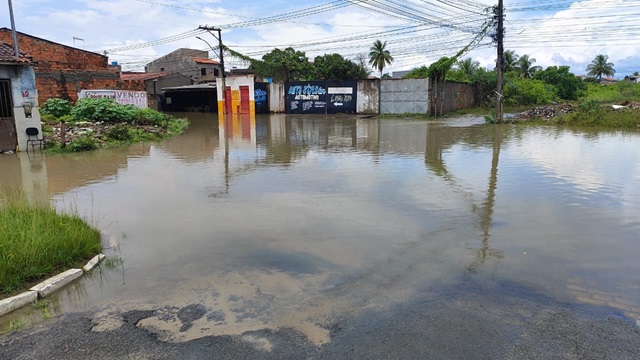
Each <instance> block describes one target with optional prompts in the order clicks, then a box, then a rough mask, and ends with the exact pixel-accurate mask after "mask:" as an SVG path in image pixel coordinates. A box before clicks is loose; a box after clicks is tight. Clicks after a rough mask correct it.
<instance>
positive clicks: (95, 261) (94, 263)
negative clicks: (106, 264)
mask: <svg viewBox="0 0 640 360" xmlns="http://www.w3.org/2000/svg"><path fill="white" fill-rule="evenodd" d="M104 258H106V256H105V255H104V254H99V255H96V256H94V257H93V259H91V260H89V262H88V263H87V265H85V266H83V267H82V271H84V272H88V271H91V270H93V268H95V267H96V266H98V264H100V262H101V261H102V260H104Z"/></svg>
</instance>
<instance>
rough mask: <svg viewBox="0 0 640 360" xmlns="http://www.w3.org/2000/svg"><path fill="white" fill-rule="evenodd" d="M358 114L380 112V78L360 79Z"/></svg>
mask: <svg viewBox="0 0 640 360" xmlns="http://www.w3.org/2000/svg"><path fill="white" fill-rule="evenodd" d="M357 100H358V104H357V109H356V111H357V113H358V114H379V113H380V80H358V96H357Z"/></svg>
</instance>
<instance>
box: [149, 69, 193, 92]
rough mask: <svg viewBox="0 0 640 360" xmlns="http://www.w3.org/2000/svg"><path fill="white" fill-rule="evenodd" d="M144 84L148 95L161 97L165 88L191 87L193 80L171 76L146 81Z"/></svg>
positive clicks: (176, 75) (175, 75) (180, 76)
mask: <svg viewBox="0 0 640 360" xmlns="http://www.w3.org/2000/svg"><path fill="white" fill-rule="evenodd" d="M144 83H145V88H146V90H147V94H155V95H160V94H161V93H162V89H164V88H168V87H177V86H185V85H191V79H189V77H187V76H184V75H181V74H171V75H166V76H162V77H159V78H157V79H153V80H146V81H145V82H144ZM154 83H155V85H154Z"/></svg>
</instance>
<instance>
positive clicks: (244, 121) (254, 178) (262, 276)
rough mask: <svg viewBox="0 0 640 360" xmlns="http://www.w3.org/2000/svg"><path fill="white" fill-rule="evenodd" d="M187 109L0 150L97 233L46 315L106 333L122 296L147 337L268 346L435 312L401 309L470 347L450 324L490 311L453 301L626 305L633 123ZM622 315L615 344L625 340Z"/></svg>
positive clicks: (639, 237) (635, 159)
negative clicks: (71, 139)
mask: <svg viewBox="0 0 640 360" xmlns="http://www.w3.org/2000/svg"><path fill="white" fill-rule="evenodd" d="M186 116H188V117H189V119H190V121H191V122H192V125H191V127H190V128H189V130H188V132H187V133H185V134H184V135H181V136H178V137H176V138H173V139H170V140H167V141H164V142H159V143H151V144H137V145H133V146H130V147H122V148H114V149H108V150H100V151H95V152H91V153H80V154H66V155H64V154H61V155H44V156H42V155H40V154H36V155H32V154H31V155H30V156H31V157H27V155H26V154H21V155H20V157H18V156H15V155H12V156H9V155H5V156H0V169H1V171H0V187H2V188H3V189H5V190H7V189H11V188H16V187H24V189H25V192H27V193H28V194H30V195H32V196H33V197H35V198H36V199H38V201H42V202H47V201H49V200H52V201H53V202H54V203H55V204H56V206H58V207H59V208H61V209H77V211H78V212H79V213H80V214H82V215H83V216H85V217H86V218H87V219H89V220H90V221H92V222H93V223H95V224H96V225H97V226H98V227H99V228H100V229H101V230H102V232H103V234H104V243H105V247H106V250H105V254H107V256H108V257H109V260H108V261H107V262H106V263H103V264H102V266H101V267H100V268H99V270H97V271H95V272H94V273H93V274H91V276H87V277H85V278H83V279H82V280H80V281H78V282H77V283H75V284H74V285H73V286H70V287H68V288H66V289H65V290H63V291H62V292H60V293H59V294H58V295H55V296H53V297H52V299H51V301H52V310H51V311H52V313H53V314H54V315H67V316H73V314H74V313H76V314H83V315H82V316H84V317H86V319H87V321H88V323H90V324H91V326H90V327H89V328H88V329H86V330H87V331H89V329H90V330H91V331H92V332H94V333H105V334H108V333H111V332H117V331H118V329H120V328H122V327H123V326H126V324H127V323H129V322H130V321H129V318H128V317H129V316H130V314H132V313H134V312H135V314H138V315H139V316H138V318H136V320H137V321H135V326H136V327H137V328H138V329H141V330H144V331H145V332H147V333H150V334H153V336H154V337H156V338H157V339H159V340H160V341H161V342H163V343H169V344H181V343H185V342H190V341H194V340H198V339H203V338H205V337H213V338H214V339H215V338H216V337H219V336H235V337H237V338H238V339H240V342H242V343H243V344H245V345H246V346H249V347H251V348H253V349H255V351H257V354H267V353H270V354H272V356H275V355H276V354H278V351H285V350H283V349H284V348H279V346H284V345H281V344H279V343H278V342H277V341H275V340H274V339H273V336H274V335H273V334H274V333H278V332H285V333H286V334H287V336H292V337H294V338H295V339H297V340H296V341H299V342H305V343H308V344H310V345H309V346H310V349H316V348H323V347H329V346H331V344H332V343H334V342H336V339H338V340H339V339H344V338H345V337H346V336H347V335H346V334H349V331H350V330H349V329H361V327H359V326H360V325H358V324H361V323H362V322H365V323H367V324H368V325H366V327H368V328H371V334H372V335H371V336H372V337H371V339H374V338H376V334H377V332H380V331H381V330H380V329H385V328H386V327H387V326H390V325H389V324H391V323H392V322H393V321H398V319H400V320H402V319H404V318H412V319H420V316H421V315H420V314H422V313H429V314H431V313H430V312H431V311H441V312H442V313H443V314H445V315H442V317H440V315H438V314H440V313H439V312H438V313H435V314H436V315H437V316H436V315H434V317H433V318H430V320H429V319H424V323H422V324H421V325H420V324H415V325H416V327H418V328H424V329H423V330H424V331H426V330H425V329H427V328H429V327H438V328H439V329H441V330H440V331H441V332H442V334H444V335H443V336H445V335H446V336H450V339H451V337H455V339H454V340H451V342H452V344H453V345H451V346H453V347H455V346H456V345H455V344H456V343H465V342H467V343H468V345H464V346H469V348H470V349H471V347H472V346H476V345H475V343H474V340H473V339H471V338H473V335H469V336H470V338H465V336H467V335H464V334H465V333H466V331H465V330H460V331H459V332H455V334H453V333H451V332H454V330H453V329H462V328H465V329H476V330H479V331H478V332H477V333H479V332H481V330H482V329H484V328H483V327H484V326H490V325H486V324H488V321H486V319H485V320H483V321H480V320H479V321H478V322H477V323H474V321H473V319H472V318H471V319H469V317H467V319H469V323H466V322H464V321H462V322H461V323H458V322H456V320H455V319H458V318H460V319H461V318H463V317H464V316H468V315H464V316H459V317H458V316H457V315H456V314H462V313H461V312H460V311H461V310H460V308H464V309H465V311H468V312H469V313H471V314H485V315H486V316H488V317H490V318H491V321H496V322H498V321H506V322H509V326H513V327H514V328H519V327H525V328H526V327H527V326H529V324H533V323H534V322H536V321H538V320H540V319H543V318H544V316H546V315H545V312H544V311H545V310H544V307H545V305H548V306H549V307H551V308H558V309H566V308H568V309H572V311H574V310H575V311H579V312H580V314H582V315H581V316H584V317H587V318H589V319H592V320H594V321H596V322H598V321H599V319H614V320H612V321H620V322H621V323H624V324H631V325H633V326H631V325H629V326H631V327H629V328H628V329H633V328H634V327H635V326H636V325H635V323H636V321H637V322H638V323H640V277H639V276H638V274H640V146H638V144H640V133H639V132H637V131H636V132H617V131H606V132H605V131H601V132H597V131H592V130H588V131H586V130H573V129H557V128H543V127H526V126H508V125H505V126H495V125H485V124H484V120H483V119H482V118H481V117H461V118H456V119H447V120H442V121H432V120H429V121H416V120H405V119H379V118H370V119H365V118H355V117H328V118H325V117H322V116H318V117H301V116H300V117H295V116H284V115H272V116H259V117H258V118H257V119H255V120H251V119H250V118H248V117H247V118H229V119H227V120H226V121H224V122H222V123H220V124H219V123H218V120H217V118H216V117H215V114H213V115H203V114H187V115H186ZM480 298H483V299H486V300H485V301H486V303H483V302H482V301H481V300H478V299H480ZM509 299H516V300H513V301H511V300H509ZM473 301H478V302H479V303H478V304H475V305H473V304H472V303H473ZM457 302H458V303H459V304H463V303H464V304H466V305H464V306H463V305H460V306H461V307H460V308H457V309H454V310H455V311H456V312H454V310H447V309H448V308H446V309H444V308H442V307H441V306H456V304H457ZM524 303H526V304H527V305H522V306H520V305H518V304H524ZM430 304H431V305H430ZM487 304H493V306H494V308H491V307H490V305H489V306H487ZM416 307H417V308H416ZM496 307H497V308H496ZM500 307H502V310H500V309H499V308H500ZM418 309H424V310H418ZM437 309H440V310H437ZM443 309H444V310H443ZM452 309H453V308H452ZM576 309H577V310H576ZM393 314H396V315H395V316H394V315H393ZM464 314H468V313H466V312H465V313H464ZM39 316H40V315H39V313H38V311H37V310H34V309H33V308H25V309H22V310H20V311H18V312H16V313H14V314H11V315H10V316H7V317H5V318H0V328H4V325H5V324H6V323H8V322H9V321H10V320H11V319H16V318H25V319H29V320H28V321H29V322H35V323H41V325H39V326H46V322H42V321H40V317H39ZM386 317H391V318H394V319H395V320H393V319H389V320H388V321H389V322H384V324H385V325H384V326H383V325H380V324H381V323H380V322H381V321H382V320H381V319H384V318H386ZM578 318H579V319H582V318H581V317H580V316H578ZM438 319H440V320H441V319H449V320H442V323H441V322H439V321H440V320H438ZM528 319H531V321H529V320H528ZM544 319H547V318H544ZM427 320H428V321H427ZM556 320H558V319H556ZM64 321H65V320H64V319H63V320H60V322H61V323H64ZM416 321H417V320H416ZM578 322H579V321H578ZM42 323H44V325H42ZM462 323H464V325H462V326H460V325H461V324H462ZM376 324H377V325H376ZM474 324H475V325H474ZM52 326H53V325H52ZM362 326H365V325H362ZM399 326H401V325H398V324H396V326H395V327H393V328H394V329H397V328H399ZM448 326H449V328H448V329H447V330H444V329H443V327H445V328H446V327H448ZM585 326H586V325H585ZM507 328H508V327H505V326H503V325H495V326H494V329H499V330H496V333H500V332H503V331H507V330H505V329H507ZM635 329H636V330H635V332H636V333H635V334H636V337H635V338H633V339H634V341H635V343H632V344H631V345H629V342H628V339H627V342H626V345H624V346H627V347H628V346H636V348H638V346H639V344H640V337H639V336H638V333H637V331H638V330H637V329H638V328H637V327H635ZM132 331H133V330H132ZM407 331H408V332H411V331H412V330H410V329H409V330H407ZM431 331H436V330H433V329H432V330H431ZM531 331H533V330H531ZM629 331H633V330H629ZM471 332H473V331H471ZM450 333H451V334H450ZM514 333H518V331H514ZM527 333H528V334H530V332H527ZM296 334H297V335H296ZM487 334H488V333H484V334H483V335H482V336H483V337H482V339H480V338H478V342H479V344H480V343H481V344H484V345H486V344H487V343H489V342H490V341H491V339H485V338H484V336H489V335H487ZM564 335H566V334H564ZM283 336H284V335H283ZM295 336H298V337H297V338H296V337H295ZM349 336H351V335H349ZM380 336H393V335H388V334H387V335H382V334H381V335H380ZM478 336H480V335H478ZM495 336H499V335H495ZM505 336H506V335H505ZM506 337H508V336H506ZM436 338H437V336H436V335H434V339H436ZM363 339H365V340H362V341H363V342H366V339H367V338H366V337H363ZM485 340H486V341H485ZM406 341H407V342H408V343H410V342H411V340H410V339H407V340H406ZM416 341H421V340H418V339H416ZM434 341H435V340H434ZM509 341H512V342H513V343H515V344H518V339H517V338H516V336H514V338H513V339H510V340H509ZM363 342H360V343H361V344H362V343H363ZM0 343H2V340H1V337H0ZM392 343H393V342H392ZM336 344H341V342H340V341H337V342H336ZM393 344H395V345H390V346H391V347H392V348H393V347H395V346H398V347H406V344H404V345H403V344H402V343H393ZM616 344H617V343H616ZM484 345H483V346H484ZM336 346H338V345H336ZM363 346H364V345H363ZM443 346H444V345H443ZM461 346H463V345H461ZM478 346H480V345H478ZM612 346H620V347H621V348H622V349H627V348H625V347H624V346H622V345H612ZM409 347H410V346H409ZM371 348H373V346H372V347H370V348H369V349H371ZM437 348H438V347H437V346H436V347H434V349H437ZM636 348H634V349H636ZM345 349H346V348H345ZM353 349H354V348H353V347H351V351H354V350H353ZM477 349H478V348H476V350H477ZM550 349H551V350H549V351H553V348H550ZM342 350H344V349H342ZM519 350H522V348H518V349H511V348H510V349H506V350H504V351H501V350H500V349H497V350H495V349H493V350H491V351H495V352H493V353H491V352H480V354H488V353H491V354H493V355H496V356H498V357H501V358H509V356H512V357H513V358H518V356H517V353H514V352H513V351H519ZM309 351H311V350H309ZM333 351H335V353H340V350H339V349H338V350H336V349H334V350H333ZM344 351H347V350H344ZM356 351H357V350H356ZM362 351H364V350H362ZM433 351H435V350H433ZM469 351H472V350H469ZM474 351H475V350H474ZM478 351H481V350H478ZM523 351H524V350H523ZM629 351H632V350H629ZM0 354H2V350H0ZM360 354H363V353H362V352H361V353H360ZM421 354H423V355H424V354H431V355H434V353H428V352H422V353H421ZM449 354H451V353H449ZM458 354H459V355H461V356H465V355H468V354H470V353H469V352H466V350H464V351H463V350H461V351H460V352H459V353H458ZM471 354H472V353H471ZM625 354H626V353H625ZM507 355H508V356H507ZM327 356H328V355H327ZM396 356H400V355H396ZM0 357H1V356H0ZM249 357H251V356H249ZM256 357H258V358H259V357H260V356H259V355H256ZM293 357H296V358H297V357H298V356H293ZM320 357H321V356H320ZM328 357H330V356H328ZM372 357H376V356H375V355H373V356H372ZM401 357H402V356H401ZM25 358H26V357H25ZM114 358H117V356H115V355H114ZM140 358H145V357H140ZM151 358H153V356H151ZM276 358H277V356H276ZM303 358H304V357H303ZM370 358H371V357H370ZM539 358H544V357H539ZM619 358H624V357H619Z"/></svg>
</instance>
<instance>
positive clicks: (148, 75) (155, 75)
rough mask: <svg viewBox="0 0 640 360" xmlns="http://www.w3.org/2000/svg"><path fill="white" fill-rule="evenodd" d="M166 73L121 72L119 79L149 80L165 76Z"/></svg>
mask: <svg viewBox="0 0 640 360" xmlns="http://www.w3.org/2000/svg"><path fill="white" fill-rule="evenodd" d="M167 75H169V74H167V73H122V74H121V75H120V80H141V81H146V80H151V79H157V78H161V77H163V76H167Z"/></svg>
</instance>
